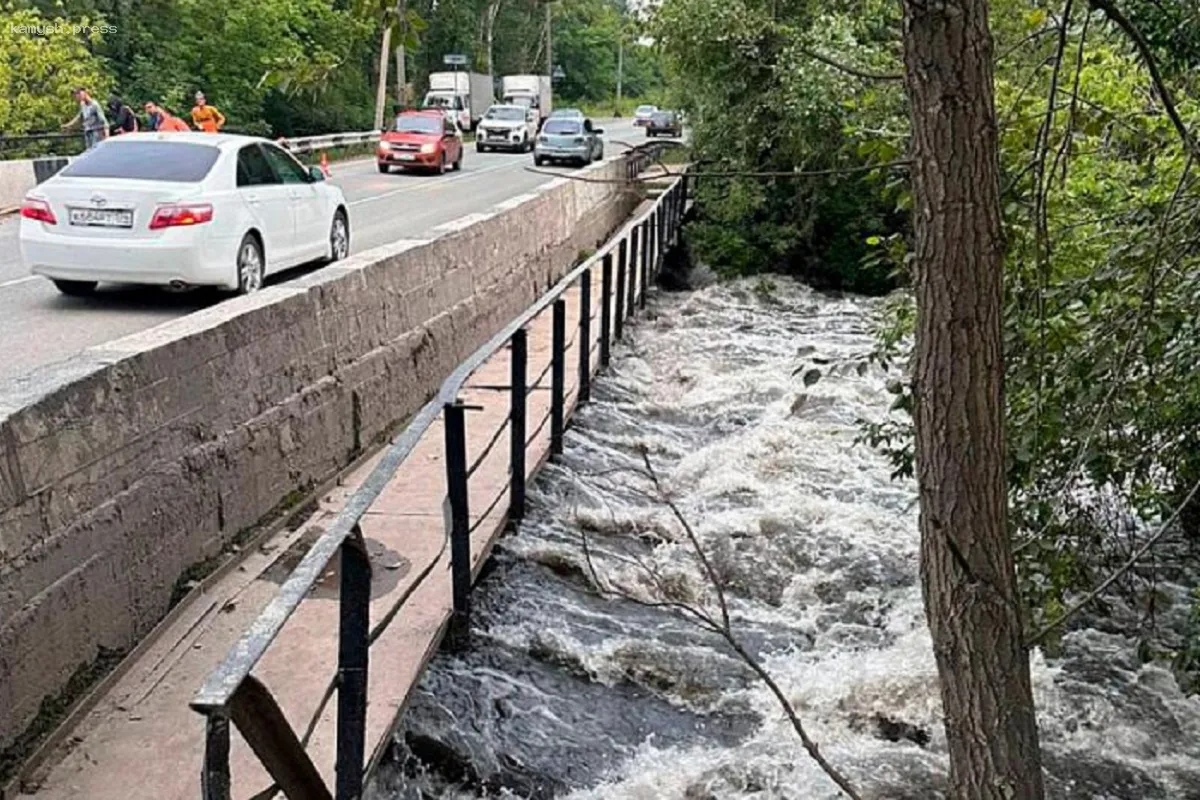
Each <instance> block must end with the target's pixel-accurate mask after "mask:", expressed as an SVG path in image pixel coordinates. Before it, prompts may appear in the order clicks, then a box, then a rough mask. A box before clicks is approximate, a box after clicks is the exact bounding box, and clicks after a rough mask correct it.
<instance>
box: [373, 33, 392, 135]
mask: <svg viewBox="0 0 1200 800" xmlns="http://www.w3.org/2000/svg"><path fill="white" fill-rule="evenodd" d="M391 42H392V26H390V25H386V26H385V27H384V29H383V38H382V41H380V43H379V84H378V86H377V87H376V88H375V129H376V130H382V129H383V111H384V108H383V107H384V105H385V104H386V103H387V73H388V55H389V53H390V52H391Z"/></svg>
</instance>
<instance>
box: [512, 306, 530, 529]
mask: <svg viewBox="0 0 1200 800" xmlns="http://www.w3.org/2000/svg"><path fill="white" fill-rule="evenodd" d="M511 350H512V362H511V364H510V374H509V384H510V391H511V392H512V409H511V414H512V416H511V419H509V429H508V431H509V445H508V464H509V468H510V469H511V470H512V475H511V476H510V477H509V492H508V518H509V519H510V520H512V521H514V522H516V521H517V520H520V519H521V518H522V517H524V516H525V408H526V405H527V403H526V400H527V398H528V396H529V382H528V378H526V375H525V372H526V369H527V368H528V364H529V334H528V333H527V332H526V330H525V329H524V328H518V329H517V330H516V331H514V332H513V337H512V342H511Z"/></svg>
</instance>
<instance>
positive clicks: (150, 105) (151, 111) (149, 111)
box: [145, 100, 191, 133]
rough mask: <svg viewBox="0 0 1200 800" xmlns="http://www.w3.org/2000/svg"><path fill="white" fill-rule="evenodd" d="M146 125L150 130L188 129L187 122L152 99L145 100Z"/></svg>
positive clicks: (185, 130) (184, 130)
mask: <svg viewBox="0 0 1200 800" xmlns="http://www.w3.org/2000/svg"><path fill="white" fill-rule="evenodd" d="M145 108H146V119H147V120H149V122H148V123H147V125H146V127H147V128H148V129H149V130H152V131H164V132H166V131H183V132H185V133H186V132H187V131H190V130H191V128H189V127H188V124H187V123H186V122H184V121H183V120H181V119H180V118H179V117H177V116H175V115H174V114H172V113H171V112H170V111H167V109H165V108H163V107H162V106H160V105H159V104H158V103H155V102H154V101H152V100H149V101H147V102H146V106H145Z"/></svg>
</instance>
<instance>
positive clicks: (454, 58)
mask: <svg viewBox="0 0 1200 800" xmlns="http://www.w3.org/2000/svg"><path fill="white" fill-rule="evenodd" d="M442 63H443V64H445V65H446V66H448V67H463V66H466V64H467V57H466V56H464V55H462V54H461V53H447V54H446V55H444V56H442Z"/></svg>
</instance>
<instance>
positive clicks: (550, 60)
mask: <svg viewBox="0 0 1200 800" xmlns="http://www.w3.org/2000/svg"><path fill="white" fill-rule="evenodd" d="M551 39H552V37H551V35H550V2H549V0H547V2H546V74H547V75H553V74H554V52H553V50H552V48H551V46H550V42H551Z"/></svg>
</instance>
